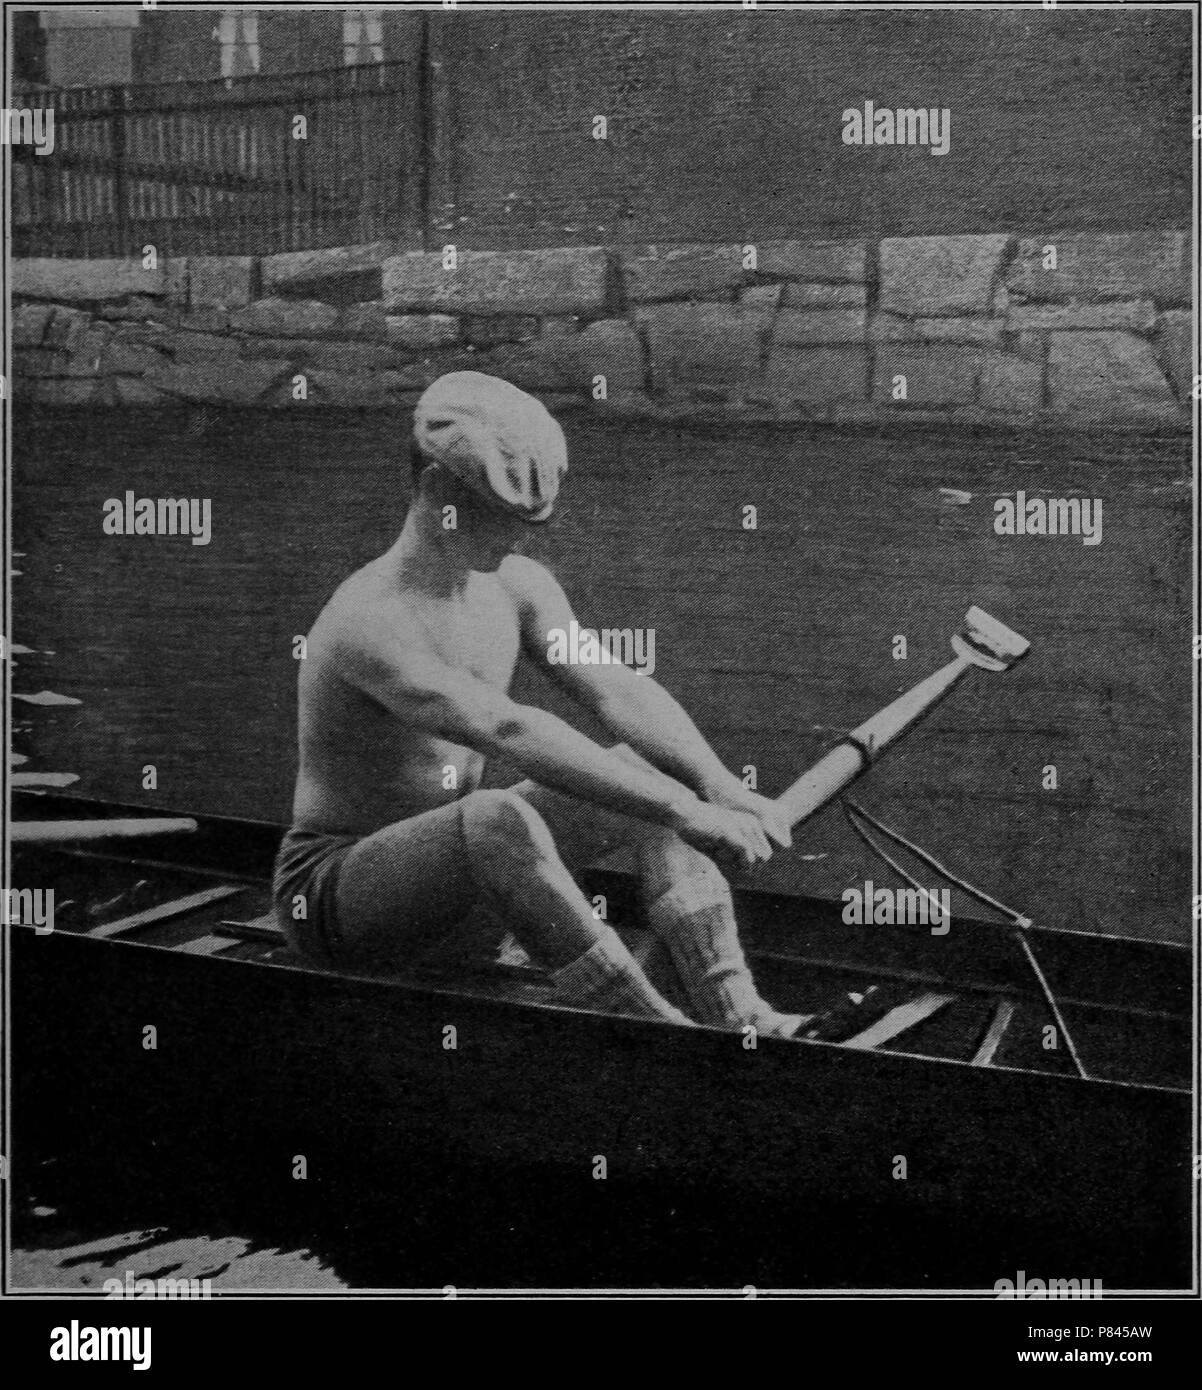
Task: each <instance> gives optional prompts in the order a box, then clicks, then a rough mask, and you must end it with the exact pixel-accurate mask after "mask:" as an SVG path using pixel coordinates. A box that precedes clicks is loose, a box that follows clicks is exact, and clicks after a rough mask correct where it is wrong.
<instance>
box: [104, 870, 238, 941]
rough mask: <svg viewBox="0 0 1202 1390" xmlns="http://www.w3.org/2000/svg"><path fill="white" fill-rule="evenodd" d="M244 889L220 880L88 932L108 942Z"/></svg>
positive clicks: (235, 895)
mask: <svg viewBox="0 0 1202 1390" xmlns="http://www.w3.org/2000/svg"><path fill="white" fill-rule="evenodd" d="M245 891H246V890H245V888H243V887H241V886H238V887H235V886H233V885H231V884H226V883H221V884H217V885H216V886H215V887H212V888H202V889H200V890H199V892H196V893H189V894H188V896H187V897H186V898H174V899H173V900H172V901H171V902H167V903H159V905H158V906H157V907H148V908H145V909H144V910H143V911H141V912H135V913H132V914H131V915H130V916H128V917H119V918H118V919H117V920H116V921H115V922H105V923H104V925H103V926H99V927H92V928H91V930H90V931H88V932H87V933H86V935H88V936H89V937H91V938H93V940H100V941H106V940H109V939H110V938H112V937H115V936H126V935H128V934H129V933H131V932H136V931H141V930H142V929H143V928H144V927H149V926H152V925H153V924H154V923H156V922H165V921H167V920H169V919H170V918H173V917H182V916H184V914H185V913H188V912H196V911H198V910H199V909H200V908H202V907H209V906H210V905H211V904H213V903H217V902H221V901H223V900H224V899H226V898H236V897H237V896H238V894H239V893H244V892H245Z"/></svg>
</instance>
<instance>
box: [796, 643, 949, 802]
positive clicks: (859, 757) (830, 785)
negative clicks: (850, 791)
mask: <svg viewBox="0 0 1202 1390" xmlns="http://www.w3.org/2000/svg"><path fill="white" fill-rule="evenodd" d="M972 664H973V663H972V662H971V661H969V660H968V658H967V657H964V656H958V657H956V659H955V660H954V661H949V662H948V663H947V665H946V666H944V667H942V669H940V670H938V671H936V672H935V673H934V674H933V675H930V676H928V677H927V678H926V680H923V681H919V683H918V684H917V685H916V686H915V687H914V688H913V690H907V691H906V693H905V694H904V695H899V696H898V697H897V699H896V700H894V701H893V702H892V703H891V704H888V705H886V706H885V708H884V709H883V710H879V711H878V712H877V713H876V714H874V715H873V716H872V718H871V719H866V720H865V721H864V723H863V724H861V725H860V727H859V728H858V729H854V730H853V731H852V732H851V733H850V734H849V735H848V737H847V741H846V742H844V743H840V744H839V745H838V747H836V748H832V749H831V751H830V752H829V753H827V754H826V755H825V757H823V758H822V759H821V760H820V761H819V762H817V763H815V764H814V766H813V767H812V768H810V770H809V771H808V772H803V773H802V775H801V776H800V777H799V778H798V779H797V781H796V782H794V783H793V785H792V786H791V787H790V788H789V789H788V790H787V791H785V792H783V793H782V794H781V795H780V796H779V797H778V798H777V805H778V806H779V807H780V808H781V810H782V811H784V813H785V815H786V816H787V817H788V819H789V824H790V825H794V826H796V825H800V824H801V822H802V821H804V820H808V819H809V817H810V816H812V815H814V814H815V812H817V811H820V810H821V809H822V808H823V807H824V806H825V805H826V804H827V803H828V802H829V801H831V800H832V799H833V798H834V797H836V796H838V794H839V793H840V792H841V791H842V790H843V788H844V787H846V786H847V785H848V783H850V782H854V781H855V779H856V778H857V777H858V776H859V775H860V773H862V772H863V771H864V770H865V769H866V768H867V767H868V764H869V762H870V761H875V760H876V757H877V755H878V753H879V752H880V751H881V750H882V749H883V748H885V747H887V746H888V745H889V744H890V743H892V742H893V741H894V739H896V738H899V737H900V736H901V735H902V734H904V733H905V732H906V730H907V729H909V728H910V727H911V725H913V724H914V723H915V722H916V721H917V720H919V719H921V718H922V716H923V715H924V714H925V713H926V712H927V710H929V709H930V708H931V706H932V705H934V704H935V703H936V702H937V701H939V700H941V699H942V698H943V697H944V696H945V695H946V694H947V693H948V691H949V690H951V688H952V687H953V686H954V685H955V684H956V683H957V682H958V681H959V680H960V679H961V677H962V676H963V675H964V673H965V672H966V671H968V670H969V669H970V668H971V666H972Z"/></svg>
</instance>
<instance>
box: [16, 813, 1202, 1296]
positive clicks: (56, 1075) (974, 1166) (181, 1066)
mask: <svg viewBox="0 0 1202 1390" xmlns="http://www.w3.org/2000/svg"><path fill="white" fill-rule="evenodd" d="M14 803H15V804H14V810H15V814H16V818H17V819H18V820H22V819H24V820H28V821H33V820H39V821H41V820H59V821H66V822H72V823H88V824H90V825H91V826H92V829H91V830H90V831H89V832H88V833H87V834H80V835H79V836H77V837H76V839H75V840H74V841H73V842H64V841H62V840H53V839H52V840H48V841H45V842H40V843H32V844H31V843H18V844H15V845H14V847H13V874H12V878H11V880H10V882H11V883H12V885H13V886H14V888H21V887H25V886H29V887H36V888H39V889H42V890H46V889H53V891H54V895H55V896H54V909H55V910H54V929H53V931H50V932H46V931H44V930H43V931H40V932H39V931H38V930H37V929H36V928H25V929H21V930H14V931H13V932H12V933H11V962H12V971H13V974H12V983H13V988H12V1014H11V1029H12V1032H11V1037H12V1047H13V1051H12V1057H13V1068H14V1073H13V1074H14V1116H15V1124H16V1130H15V1133H16V1135H17V1140H16V1145H17V1149H18V1151H19V1150H20V1149H21V1146H22V1143H24V1144H25V1147H26V1149H28V1148H30V1147H31V1146H32V1147H34V1148H36V1149H37V1150H38V1151H40V1152H41V1151H44V1152H50V1151H57V1149H58V1147H59V1146H61V1145H63V1144H64V1143H73V1144H74V1145H75V1146H76V1147H77V1148H78V1145H79V1143H80V1130H79V1117H80V1116H81V1115H87V1116H88V1117H89V1121H88V1128H87V1145H88V1151H89V1152H90V1153H92V1154H95V1153H96V1152H97V1148H98V1146H100V1147H102V1146H103V1145H104V1144H105V1143H106V1142H110V1141H111V1142H118V1140H117V1138H116V1137H115V1136H116V1133H117V1128H119V1126H120V1124H122V1123H123V1124H124V1125H125V1126H126V1130H125V1134H126V1138H125V1140H123V1141H121V1142H125V1143H128V1123H129V1120H130V1117H131V1116H134V1117H136V1123H137V1129H138V1133H139V1135H140V1136H141V1138H142V1141H143V1142H146V1143H151V1144H153V1143H156V1142H160V1141H161V1142H162V1143H163V1144H167V1141H168V1140H169V1139H170V1137H171V1136H172V1135H173V1134H178V1130H179V1127H180V1125H181V1124H182V1125H185V1126H187V1125H188V1124H192V1125H193V1126H195V1124H196V1120H195V1116H196V1114H197V1097H198V1095H204V1096H210V1095H211V1094H212V1091H213V1088H214V1086H215V1085H219V1086H220V1098H219V1113H220V1115H221V1117H222V1121H221V1122H222V1125H223V1126H225V1125H228V1126H229V1127H230V1130H234V1129H237V1130H238V1131H239V1132H245V1133H253V1134H254V1135H255V1136H257V1137H258V1138H257V1140H256V1142H259V1141H261V1142H263V1143H268V1144H275V1145H276V1147H277V1148H278V1147H279V1146H280V1145H281V1144H282V1145H283V1146H284V1147H285V1148H286V1150H287V1152H288V1153H295V1152H301V1151H304V1152H306V1153H309V1154H314V1153H317V1154H327V1153H329V1152H330V1151H331V1149H332V1148H335V1147H338V1146H350V1147H351V1148H352V1149H353V1151H354V1153H355V1155H356V1162H359V1163H364V1164H366V1163H370V1162H372V1161H374V1160H379V1161H380V1162H381V1163H383V1164H385V1165H395V1163H396V1161H397V1154H398V1152H401V1151H405V1152H411V1153H417V1152H420V1153H424V1154H427V1155H429V1154H439V1153H441V1154H447V1153H454V1154H457V1155H461V1156H466V1157H472V1158H478V1159H481V1160H483V1161H487V1162H489V1163H492V1164H516V1163H521V1162H523V1161H526V1160H529V1159H530V1157H531V1156H532V1155H537V1157H538V1159H539V1161H540V1162H544V1163H552V1164H558V1165H563V1166H564V1167H565V1168H570V1167H571V1166H573V1165H575V1166H579V1167H580V1169H581V1171H582V1172H583V1171H585V1170H586V1169H588V1168H589V1166H590V1165H592V1164H594V1162H595V1160H596V1158H597V1157H598V1156H603V1157H604V1159H605V1161H606V1164H607V1167H608V1171H609V1173H610V1174H611V1175H613V1174H615V1173H616V1174H623V1175H625V1176H627V1177H635V1176H640V1175H645V1176H650V1177H653V1178H654V1177H657V1176H658V1177H664V1176H669V1177H671V1178H673V1179H679V1180H681V1181H687V1180H696V1181H704V1182H713V1183H718V1184H727V1185H728V1186H729V1187H730V1188H731V1190H738V1191H740V1192H742V1193H744V1194H746V1193H748V1192H751V1191H758V1192H761V1193H765V1194H768V1195H769V1196H774V1197H776V1198H778V1199H782V1200H783V1199H788V1200H789V1201H790V1202H795V1201H799V1200H811V1199H818V1198H820V1197H821V1196H822V1195H823V1194H826V1195H829V1194H831V1193H838V1194H839V1195H840V1197H841V1198H842V1199H847V1198H849V1197H857V1198H863V1199H864V1200H865V1201H882V1200H887V1199H892V1198H895V1197H896V1195H897V1194H898V1192H899V1191H901V1190H903V1188H904V1191H905V1195H906V1200H907V1201H908V1202H911V1203H917V1204H920V1205H922V1204H925V1205H927V1206H932V1205H933V1206H935V1207H937V1208H938V1209H940V1210H942V1211H957V1210H966V1209H973V1208H980V1207H981V1206H984V1207H987V1208H988V1209H989V1210H991V1211H993V1212H995V1213H998V1214H999V1215H1002V1216H1003V1217H1004V1216H1005V1215H1006V1214H1007V1213H1014V1214H1022V1215H1024V1216H1026V1217H1032V1218H1035V1219H1042V1218H1043V1217H1048V1216H1051V1215H1052V1214H1056V1215H1057V1216H1058V1217H1059V1218H1063V1217H1064V1214H1065V1213H1066V1212H1072V1213H1074V1219H1076V1220H1078V1221H1079V1222H1080V1223H1082V1227H1083V1229H1084V1228H1085V1227H1087V1226H1089V1224H1090V1223H1095V1224H1098V1225H1106V1226H1108V1227H1114V1226H1115V1225H1116V1224H1117V1226H1119V1227H1122V1228H1125V1229H1130V1230H1132V1231H1133V1232H1138V1233H1139V1236H1140V1238H1141V1239H1142V1240H1144V1241H1145V1242H1146V1244H1147V1246H1148V1248H1150V1249H1151V1248H1153V1247H1156V1248H1158V1249H1163V1250H1165V1251H1168V1252H1170V1253H1168V1254H1166V1255H1165V1256H1164V1259H1163V1260H1162V1266H1163V1267H1162V1268H1160V1269H1159V1270H1158V1271H1157V1276H1158V1277H1160V1278H1163V1279H1164V1280H1166V1281H1168V1282H1169V1283H1172V1282H1173V1281H1174V1280H1175V1279H1177V1278H1178V1277H1184V1274H1183V1271H1184V1269H1185V1266H1186V1263H1187V1259H1188V1251H1187V1249H1186V1248H1185V1247H1186V1245H1187V1236H1188V1221H1187V1219H1186V1213H1187V1211H1188V1203H1189V1197H1190V1183H1191V1180H1192V1175H1191V1159H1190V1150H1191V1145H1190V1065H1191V1027H1190V1023H1191V967H1190V959H1191V957H1190V952H1189V951H1188V950H1187V949H1186V948H1184V947H1182V946H1178V945H1173V944H1169V943H1165V942H1159V941H1150V940H1143V939H1136V938H1121V937H1114V936H1100V935H1095V934H1091V933H1088V932H1078V931H1059V930H1041V929H1039V928H1031V929H1030V930H1029V931H1028V932H1027V933H1026V937H1027V938H1028V939H1029V940H1030V941H1031V942H1033V943H1034V949H1035V950H1036V952H1037V954H1038V958H1039V961H1040V964H1041V967H1042V972H1043V974H1044V976H1045V977H1046V982H1047V983H1048V984H1049V985H1050V987H1051V989H1052V990H1053V991H1054V994H1055V998H1056V1000H1057V1001H1058V1003H1059V1007H1060V1009H1061V1010H1062V1012H1063V1019H1064V1022H1065V1023H1066V1024H1067V1026H1068V1027H1069V1028H1070V1029H1071V1030H1072V1035H1073V1037H1074V1038H1075V1040H1076V1045H1077V1048H1078V1050H1079V1053H1080V1055H1081V1058H1082V1059H1083V1060H1084V1063H1085V1066H1086V1068H1087V1074H1086V1075H1084V1076H1083V1075H1081V1074H1079V1073H1078V1071H1077V1070H1076V1069H1075V1067H1074V1064H1073V1059H1072V1058H1071V1057H1070V1055H1069V1053H1068V1051H1067V1049H1066V1048H1065V1047H1064V1046H1063V1045H1055V1046H1053V1045H1050V1040H1054V1039H1056V1038H1057V1028H1056V1025H1055V1022H1054V1019H1053V1016H1052V1013H1051V1011H1050V1009H1049V1004H1048V1000H1047V999H1046V997H1045V994H1044V992H1043V991H1042V990H1041V988H1040V985H1039V983H1038V982H1037V981H1036V979H1035V978H1034V977H1033V975H1032V972H1031V970H1030V968H1029V963H1028V961H1027V960H1026V959H1025V958H1024V955H1023V952H1022V950H1021V949H1020V944H1019V943H1018V942H1017V941H1016V939H1015V934H1014V932H1013V931H1011V930H1010V929H1009V928H1008V926H1006V925H999V924H997V923H992V922H988V921H984V920H966V919H963V918H958V919H957V920H956V921H955V922H954V924H953V926H952V929H951V931H950V932H949V933H947V934H946V935H944V936H933V935H932V934H931V932H930V931H929V929H928V928H927V927H925V926H923V927H911V926H907V925H904V924H902V925H893V926H888V927H882V926H873V925H848V924H846V923H845V922H844V921H843V920H842V914H841V911H840V906H839V904H837V903H833V902H827V901H821V900H816V899H810V898H798V897H786V896H781V895H776V894H772V893H766V892H762V891H756V890H742V891H739V892H738V893H737V908H738V914H739V920H740V924H741V933H742V936H743V939H744V942H745V945H746V948H747V954H748V958H749V960H750V963H751V965H752V969H753V972H754V974H755V977H756V980H757V982H758V983H759V984H760V986H761V989H762V991H763V993H764V995H765V996H766V997H767V998H768V999H769V1000H770V1001H771V1002H772V1003H773V1004H774V1005H775V1006H776V1007H777V1008H779V1009H782V1010H787V1011H794V1012H800V1013H806V1014H817V1015H819V1016H823V1017H826V1018H828V1019H831V1020H833V1021H832V1022H830V1024H829V1026H828V1027H827V1028H826V1031H825V1034H823V1035H819V1036H814V1037H810V1038H805V1039H799V1040H798V1039H794V1040H780V1039H773V1038H759V1039H754V1038H749V1037H747V1036H744V1035H742V1034H740V1033H738V1032H725V1031H720V1030H716V1029H710V1028H696V1029H684V1028H679V1027H674V1026H673V1025H670V1024H665V1023H659V1022H652V1021H642V1020H636V1019H630V1018H619V1017H613V1016H609V1015H604V1014H597V1013H591V1012H587V1011H581V1010H577V1009H572V1008H566V1007H563V1006H560V1005H557V1004H556V1003H554V1002H553V1001H552V1000H551V998H550V990H549V985H548V981H547V979H546V978H545V976H543V975H542V974H541V973H540V972H539V971H538V970H537V969H535V968H534V967H533V966H532V965H530V964H529V963H528V962H525V963H514V960H513V959H512V956H505V955H498V954H497V953H496V952H495V951H493V952H490V953H488V954H481V955H479V956H473V957H466V958H465V957H460V958H458V959H456V960H454V961H442V962H433V963H430V962H427V963H425V964H423V965H422V966H421V967H420V968H418V967H415V968H414V969H413V970H412V971H411V972H410V973H408V974H405V975H403V976H398V977H395V978H388V979H380V978H372V977H368V976H362V975H352V974H347V973H336V972H329V971H321V970H317V969H314V968H311V967H308V966H306V965H305V964H304V963H303V962H301V961H299V960H298V959H297V958H296V957H295V956H294V955H293V953H292V952H291V951H290V950H289V948H288V945H287V943H286V941H285V939H284V938H283V936H282V935H281V933H280V931H279V929H278V927H277V925H276V924H275V922H274V920H273V919H272V917H271V911H270V873H271V866H272V861H273V857H274V854H275V850H276V847H277V845H278V843H279V838H280V835H281V833H282V832H281V829H280V827H278V826H274V825H268V824H264V823H259V822H251V821H246V820H236V819H228V818H221V817H214V816H205V815H194V816H190V817H188V818H187V819H186V820H184V821H183V824H184V825H185V826H188V825H191V824H193V823H194V825H195V828H194V829H192V830H190V832H189V833H178V831H179V825H180V822H179V821H175V820H171V819H164V817H165V816H166V815H167V813H165V812H164V811H162V810H155V811H154V812H153V813H150V812H148V811H147V810H146V809H145V808H137V807H129V806H120V805H116V804H112V803H106V802H101V801H96V800H89V799H85V798H81V797H75V796H71V795H70V794H65V793H23V792H22V793H16V794H15V796H14ZM139 818H146V819H147V820H148V825H147V828H148V831H149V833H148V834H146V835H145V836H143V837H141V838H136V837H135V838H131V836H130V825H131V823H132V822H136V821H137V820H138V819H139ZM106 823H111V824H113V825H114V826H116V827H120V828H119V830H117V831H116V832H115V834H114V837H113V838H107V837H106V835H105V833H104V829H103V827H104V825H105V824H106ZM164 827H165V828H164ZM586 886H587V888H588V891H589V892H590V893H595V892H601V893H604V895H605V896H606V898H607V901H608V904H609V912H610V915H611V919H612V920H613V921H614V923H615V925H616V926H617V927H618V928H619V929H620V930H621V931H622V932H623V934H624V935H625V936H626V939H627V940H628V941H629V942H631V944H632V946H633V947H634V948H635V949H636V951H637V952H641V953H642V958H643V959H644V960H645V961H646V962H647V963H648V968H649V969H651V968H653V967H656V968H658V967H657V966H656V961H655V958H654V954H653V952H651V951H649V948H648V944H649V940H650V939H649V937H648V935H647V934H646V933H645V932H644V931H643V930H642V928H641V924H640V922H639V920H638V913H637V908H636V906H635V894H634V892H633V887H632V883H631V881H630V879H629V878H628V877H626V876H625V875H623V874H622V873H621V872H619V871H617V870H613V869H609V870H607V869H604V868H597V869H594V870H593V871H591V872H590V874H589V876H588V882H587V885H586ZM874 998H875V999H879V1000H881V1001H882V1002H881V1003H880V1004H879V1005H878V1006H877V1007H876V1008H875V1009H873V1010H871V1011H868V1012H861V1013H857V1007H858V1006H852V1007H849V1006H848V1001H849V1000H851V1001H855V1000H859V1001H861V1003H862V1002H863V1001H865V1000H868V1001H870V1002H871V1000H873V999H874ZM840 1001H841V1002H840ZM147 1030H150V1031H149V1032H148V1031H147ZM819 1031H820V1033H821V1030H819ZM216 1077H219V1078H220V1081H219V1082H218V1081H216V1080H215V1078H216ZM47 1095H52V1096H53V1097H54V1098H55V1103H54V1104H53V1105H50V1106H48V1105H46V1104H45V1097H46V1096H47ZM205 1113H208V1112H207V1110H206V1111H205ZM188 1117H192V1118H191V1119H189V1118H188ZM109 1122H111V1123H112V1125H113V1126H114V1127H115V1128H114V1130H113V1132H112V1133H111V1134H109V1138H108V1139H107V1140H106V1138H105V1134H106V1125H107V1124H108V1123H109ZM302 1136H303V1137H302ZM302 1142H303V1143H304V1144H305V1145H306V1146H307V1147H306V1148H305V1149H304V1150H302V1149H301V1148H300V1147H299V1146H300V1145H301V1144H302ZM1157 1233H1159V1235H1157ZM1158 1241H1159V1245H1158ZM1003 1272H1004V1271H1003ZM1148 1286H1149V1287H1151V1286H1152V1285H1151V1284H1149V1285H1148Z"/></svg>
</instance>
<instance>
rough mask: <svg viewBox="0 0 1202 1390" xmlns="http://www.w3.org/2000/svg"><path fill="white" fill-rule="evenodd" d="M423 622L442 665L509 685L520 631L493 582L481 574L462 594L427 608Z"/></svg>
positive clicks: (509, 601)
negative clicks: (443, 663) (453, 599)
mask: <svg viewBox="0 0 1202 1390" xmlns="http://www.w3.org/2000/svg"><path fill="white" fill-rule="evenodd" d="M424 626H425V629H426V631H427V633H428V634H429V637H430V641H431V642H432V643H433V645H434V647H435V649H436V650H437V653H438V655H439V657H440V658H441V659H442V660H443V661H444V662H445V663H446V664H447V665H448V666H452V667H454V668H455V669H456V670H462V671H464V672H467V673H470V674H471V675H473V676H476V677H477V678H478V679H480V680H483V681H487V682H488V683H489V684H490V685H498V686H507V685H508V684H509V681H510V679H511V678H512V676H513V672H514V668H515V666H516V665H517V659H518V653H519V651H520V649H521V630H520V623H519V619H518V614H517V610H516V608H515V606H514V603H513V600H512V598H511V597H510V596H509V595H508V594H507V593H506V592H505V590H504V589H502V588H501V586H500V585H499V584H497V583H495V581H494V582H491V583H490V582H489V581H488V580H487V579H486V578H485V579H483V580H482V582H481V583H479V584H472V585H470V586H469V588H468V590H467V592H466V593H465V595H464V596H463V598H462V599H458V600H456V601H454V602H448V603H445V604H440V605H438V606H437V607H435V608H433V609H432V610H430V611H428V612H427V613H426V614H425V615H424Z"/></svg>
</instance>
